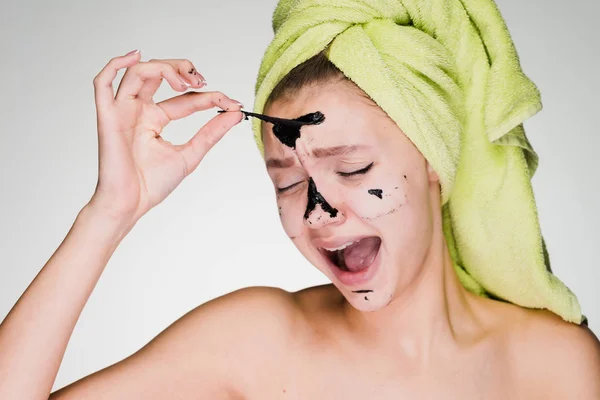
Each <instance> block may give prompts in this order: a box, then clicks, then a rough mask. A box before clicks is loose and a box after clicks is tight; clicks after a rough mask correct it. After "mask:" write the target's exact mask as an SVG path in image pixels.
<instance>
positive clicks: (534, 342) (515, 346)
mask: <svg viewBox="0 0 600 400" xmlns="http://www.w3.org/2000/svg"><path fill="white" fill-rule="evenodd" d="M509 326H510V329H508V330H507V332H508V333H507V338H508V340H507V343H508V349H509V352H508V354H507V355H508V356H509V357H511V359H512V362H511V365H512V366H513V367H514V371H515V372H517V371H518V373H519V375H520V376H518V377H517V379H519V380H520V381H521V383H522V384H523V385H524V388H526V389H527V391H528V392H529V391H531V392H532V394H535V395H536V396H540V397H541V398H542V397H543V398H547V399H567V398H569V399H570V398H578V399H583V398H585V399H600V342H599V341H598V338H597V337H596V336H595V335H594V333H593V332H592V331H591V330H590V329H589V328H588V327H587V326H580V325H576V324H573V323H569V322H566V321H564V320H563V319H561V318H560V317H559V316H557V315H555V314H554V313H551V312H549V311H546V310H525V309H520V310H519V311H517V312H514V313H513V318H512V319H511V323H510V324H509Z"/></svg>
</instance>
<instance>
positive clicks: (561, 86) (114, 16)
mask: <svg viewBox="0 0 600 400" xmlns="http://www.w3.org/2000/svg"><path fill="white" fill-rule="evenodd" d="M275 4H276V1H275V0H260V1H258V0H253V1H248V0H228V1H189V0H179V1H177V2H173V3H168V2H164V1H163V2H155V1H141V0H140V1H130V0H121V1H114V0H103V1H94V2H91V1H86V2H83V1H74V0H71V1H53V2H43V1H38V2H34V1H21V2H16V1H12V2H7V1H4V0H3V1H2V3H1V7H0V57H1V58H0V72H1V73H0V93H1V94H0V123H1V125H0V129H1V130H0V194H1V196H0V257H1V258H0V319H3V318H4V317H5V316H6V314H7V313H8V312H9V310H10V308H11V307H12V306H13V304H14V303H15V302H16V301H17V299H18V298H19V296H20V295H21V293H22V292H23V291H24V290H25V289H26V287H27V285H28V284H29V283H30V282H31V280H32V279H33V278H34V276H35V275H36V274H37V272H38V271H39V270H40V268H41V267H42V266H43V265H44V264H45V263H46V261H47V260H48V259H49V258H50V256H51V255H52V253H53V252H54V251H55V250H56V248H57V247H58V246H59V245H60V243H61V242H62V240H63V238H64V236H65V235H66V233H67V232H68V230H69V229H70V227H71V225H72V223H73V220H74V218H75V216H76V215H77V213H78V211H79V210H80V209H81V207H82V206H83V205H84V204H85V203H86V202H87V201H88V200H89V198H90V196H91V195H92V193H93V190H94V187H95V184H96V177H97V138H96V130H95V129H96V126H95V124H96V117H95V108H94V101H93V86H92V79H93V78H94V76H95V75H96V74H97V73H98V72H99V71H100V69H102V67H103V66H104V65H105V64H106V63H107V62H108V61H109V59H110V58H112V57H114V56H117V55H121V54H124V53H126V52H128V51H130V50H133V49H137V48H139V49H141V51H142V60H148V59H151V58H188V59H190V60H191V61H193V62H194V63H195V64H196V66H197V68H198V69H199V70H200V72H202V73H203V74H204V76H205V77H206V79H207V81H208V87H207V89H210V90H220V91H223V92H224V93H225V94H227V95H229V96H231V97H232V98H234V99H237V100H239V101H241V102H242V103H244V104H245V105H246V108H247V109H251V108H252V105H253V89H254V83H255V76H256V72H257V71H258V66H259V63H260V59H261V57H262V54H263V52H264V50H265V48H266V46H267V45H268V43H269V42H270V40H271V38H272V33H271V25H270V19H271V13H272V11H273V9H274V7H275ZM498 6H499V8H500V10H501V12H502V13H503V15H504V17H505V18H506V20H507V23H508V26H509V29H510V31H511V33H512V35H513V39H514V40H515V43H516V46H517V49H518V51H519V55H520V57H521V62H522V65H523V68H524V70H525V72H526V73H527V74H528V76H530V77H531V78H532V79H533V81H534V82H535V83H536V84H537V85H538V86H539V88H540V89H541V92H542V96H543V103H544V107H545V108H544V110H543V111H542V112H541V113H540V114H538V115H537V116H535V117H533V118H532V119H531V120H529V121H528V122H526V125H525V127H526V129H527V133H528V136H529V138H530V140H531V142H532V144H533V146H534V148H535V149H536V150H537V151H538V153H539V154H540V159H541V160H540V167H539V169H538V172H537V174H536V176H535V177H534V179H533V184H534V190H535V193H536V197H537V201H538V206H539V214H540V218H541V226H542V230H543V233H544V235H545V238H546V240H547V244H548V248H549V251H550V255H551V260H552V264H553V269H554V272H555V273H556V274H557V275H558V276H559V278H560V279H562V280H563V281H564V282H565V283H566V284H567V285H568V286H569V287H570V288H571V289H572V290H573V291H574V292H575V293H576V294H577V295H578V297H579V300H580V302H581V304H582V307H583V311H584V314H586V315H587V316H588V317H589V318H590V325H591V327H592V329H593V330H594V331H595V332H596V334H598V333H600V301H599V300H600V296H599V295H598V289H597V287H596V285H597V282H598V280H599V279H598V278H600V273H599V272H598V262H597V250H598V246H599V239H600V218H599V217H598V212H597V209H596V207H597V206H598V205H599V204H600V190H599V189H598V186H599V184H600V167H599V166H598V163H597V154H598V151H599V149H600V132H598V128H597V126H596V121H597V116H598V114H599V113H600V110H599V109H598V107H599V105H600V102H599V101H598V99H597V97H596V96H597V94H598V93H600V85H599V81H600V75H599V74H598V73H597V71H598V64H597V63H598V56H597V55H598V51H599V50H600V45H599V42H600V40H599V39H600V38H599V37H600V34H599V32H600V28H599V27H598V23H597V16H598V15H599V12H600V6H599V3H598V2H596V1H591V0H590V1H584V0H571V1H569V4H568V6H567V5H566V3H565V2H564V1H558V0H552V1H550V0H543V1H542V0H526V1H524V0H498ZM121 75H122V74H120V75H119V76H118V78H117V81H116V82H118V79H120V77H121ZM173 95H175V92H173V91H172V90H171V89H170V88H169V87H168V86H166V85H163V87H162V88H161V90H160V91H159V92H158V95H157V97H156V99H158V100H162V99H164V98H165V97H170V96H173ZM215 114H216V111H208V112H204V113H201V114H197V115H194V116H191V117H188V118H187V119H185V120H182V121H178V122H175V123H173V124H171V125H170V126H169V127H167V130H166V133H165V134H164V136H165V138H167V140H170V141H172V142H173V143H183V142H184V141H186V140H187V139H189V138H190V137H191V136H192V135H193V134H194V133H195V132H196V130H197V129H199V128H200V127H201V126H202V124H203V123H204V122H205V121H206V120H207V119H208V118H210V117H212V116H214V115H215ZM323 283H328V280H327V279H326V277H325V276H324V275H322V274H321V273H320V272H319V271H318V270H316V268H314V267H312V266H311V265H310V264H309V263H308V262H307V261H305V260H304V259H303V258H302V256H301V255H300V253H299V252H298V251H297V250H296V249H295V247H294V246H293V244H292V243H291V241H290V240H289V239H288V238H287V237H286V236H285V234H284V233H283V230H282V228H281V226H280V223H279V219H278V215H277V207H276V205H275V200H274V194H273V189H272V186H271V182H270V180H269V179H268V176H267V174H266V172H265V169H264V166H263V162H262V159H261V157H260V155H259V153H258V151H257V150H256V148H255V145H254V142H253V139H252V133H251V129H250V123H249V122H244V123H242V124H240V125H239V126H237V127H235V128H234V129H233V130H232V131H231V132H230V133H229V134H228V135H227V136H226V137H225V138H224V139H223V140H222V142H220V143H219V144H218V145H217V146H216V148H214V150H213V151H212V152H210V153H209V154H208V156H207V157H206V158H205V160H204V161H203V163H202V164H201V165H200V167H199V168H198V169H197V170H196V172H195V173H194V174H192V175H191V176H190V177H188V178H187V179H186V180H185V181H184V182H183V183H182V184H181V186H179V187H178V188H177V189H176V190H175V192H174V193H173V194H171V196H170V197H168V198H167V200H165V201H164V202H163V203H162V204H160V205H159V206H158V207H157V208H155V209H153V210H151V211H150V212H149V214H147V215H146V216H145V217H144V218H143V219H142V220H141V221H140V222H139V223H138V224H137V226H136V227H135V228H134V229H133V231H132V232H131V233H130V234H129V235H128V236H127V237H126V238H125V240H124V241H123V242H122V244H121V246H120V247H119V248H118V249H117V250H116V252H115V254H114V255H113V257H112V259H111V260H110V262H109V264H108V267H107V269H106V271H105V272H104V275H103V276H102V278H101V279H100V281H99V283H98V286H97V287H96V289H95V291H94V293H93V294H92V296H91V298H90V300H89V302H88V304H87V306H86V308H85V309H84V311H83V314H82V316H81V319H80V320H79V323H78V324H77V326H76V328H75V331H74V333H73V336H72V338H71V342H70V344H69V347H68V349H67V352H66V355H65V358H64V361H63V364H62V367H61V370H60V372H59V375H58V378H57V381H56V384H55V388H58V387H62V386H64V385H65V384H67V383H69V382H72V381H74V380H76V379H79V378H81V377H82V376H85V375H87V374H89V373H91V372H93V371H96V370H98V369H100V368H103V367H105V366H107V365H110V364H112V363H114V362H116V361H118V360H120V359H122V358H124V357H126V356H128V355H129V354H131V353H133V352H134V351H136V350H137V349H139V348H140V347H142V346H143V345H144V344H145V343H147V342H148V341H149V340H150V339H152V338H153V337H154V336H156V335H157V334H158V333H159V332H160V331H162V330H163V329H164V328H166V327H167V326H168V325H169V324H170V323H171V322H173V321H175V320H176V319H177V318H179V317H180V316H181V315H183V314H184V313H186V312H187V311H189V310H191V309H192V308H194V307H196V306H198V305H199V304H201V303H204V302H206V301H207V300H209V299H212V298H214V297H216V296H220V295H222V294H225V293H228V292H230V291H232V290H235V289H238V288H241V287H245V286H254V285H266V286H278V287H282V288H284V289H286V290H290V291H295V290H298V289H301V288H304V287H306V286H312V285H317V284H323Z"/></svg>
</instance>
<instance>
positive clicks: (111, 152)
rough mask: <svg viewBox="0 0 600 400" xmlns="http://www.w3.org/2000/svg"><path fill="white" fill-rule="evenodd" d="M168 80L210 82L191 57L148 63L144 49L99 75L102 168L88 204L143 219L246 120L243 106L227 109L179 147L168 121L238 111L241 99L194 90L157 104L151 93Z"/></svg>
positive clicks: (178, 87) (178, 84)
mask: <svg viewBox="0 0 600 400" xmlns="http://www.w3.org/2000/svg"><path fill="white" fill-rule="evenodd" d="M122 68H127V70H126V71H125V74H124V76H123V79H122V80H121V83H120V84H119V88H118V90H117V94H116V96H115V95H114V92H113V88H112V83H113V81H114V79H115V77H116V76H117V72H118V71H119V70H120V69H122ZM163 79H165V80H166V81H167V82H168V83H169V85H170V86H171V87H172V88H173V90H175V91H178V92H185V91H186V90H188V89H189V88H201V87H203V86H204V85H205V82H204V78H203V77H202V76H201V75H200V74H198V72H196V68H195V67H194V65H193V64H192V63H191V62H190V61H188V60H185V59H181V60H150V61H147V62H142V61H140V53H139V52H131V53H129V54H127V55H125V56H121V57H115V58H113V59H112V60H110V62H109V63H108V64H106V66H105V67H104V68H103V69H102V71H100V73H99V74H98V75H97V76H96V77H95V78H94V91H95V101H96V110H97V123H98V151H99V157H98V159H99V168H98V169H99V172H98V182H97V185H96V190H95V192H94V195H93V196H92V198H91V200H90V202H89V203H88V205H89V206H92V207H94V208H99V209H100V210H102V211H103V212H107V213H108V215H110V216H111V217H115V218H119V219H127V220H128V221H131V222H135V221H137V219H139V218H140V217H141V216H142V215H144V214H145V213H146V212H148V210H150V209H151V208H152V207H154V206H156V205H157V204H159V203H160V202H161V201H163V200H164V199H165V198H166V197H167V196H168V195H169V194H170V193H171V192H172V191H173V190H174V189H175V188H176V187H177V186H178V185H179V184H180V183H181V181H182V180H183V179H184V178H185V177H186V176H188V175H189V174H190V173H192V171H194V170H195V169H196V167H197V166H198V164H199V163H200V161H201V160H202V159H203V157H204V155H205V154H206V153H207V152H208V151H209V150H210V149H211V148H212V147H213V146H214V145H215V144H216V143H217V142H218V141H219V140H220V139H221V138H222V137H223V136H224V135H225V133H226V132H227V131H229V129H231V128H232V127H233V126H234V125H236V124H237V123H239V122H240V121H241V120H242V118H243V115H242V113H241V112H239V113H238V112H227V113H221V114H219V115H217V116H216V117H214V118H212V119H211V120H210V121H209V122H208V123H206V125H204V126H203V127H202V128H200V130H198V132H197V133H196V134H195V135H194V136H193V137H192V138H191V139H190V140H189V141H188V142H187V143H185V144H182V145H173V144H172V143H170V142H168V141H166V140H164V139H163V138H162V137H161V136H160V135H161V133H162V131H163V129H164V127H165V126H166V125H167V124H168V123H169V122H170V121H172V120H177V119H180V118H184V117H186V116H188V115H190V114H192V113H194V112H196V111H200V110H207V109H210V108H214V107H218V108H220V109H222V110H227V111H236V110H240V109H241V107H242V105H241V104H240V103H239V102H237V101H235V100H232V99H230V98H229V97H227V96H225V95H224V94H223V93H220V92H188V93H185V94H180V95H178V96H175V97H173V98H170V99H167V100H164V101H161V102H159V103H154V100H153V98H152V97H153V96H154V94H155V93H156V91H157V89H158V87H159V86H160V84H161V83H162V80H163Z"/></svg>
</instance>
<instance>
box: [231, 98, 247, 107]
mask: <svg viewBox="0 0 600 400" xmlns="http://www.w3.org/2000/svg"><path fill="white" fill-rule="evenodd" d="M231 100H233V99H231ZM233 102H234V103H235V104H237V105H238V106H240V107H242V108H243V107H244V105H243V104H242V103H240V102H239V101H237V100H233Z"/></svg>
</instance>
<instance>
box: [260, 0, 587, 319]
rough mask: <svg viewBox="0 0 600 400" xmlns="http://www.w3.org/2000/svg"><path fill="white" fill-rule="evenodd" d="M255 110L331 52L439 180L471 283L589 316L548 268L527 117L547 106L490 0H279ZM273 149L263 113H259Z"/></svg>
mask: <svg viewBox="0 0 600 400" xmlns="http://www.w3.org/2000/svg"><path fill="white" fill-rule="evenodd" d="M273 29H274V32H275V37H274V39H273V41H272V42H271V44H270V45H269V47H268V49H267V50H266V53H265V55H264V58H263V61H262V64H261V67H260V71H259V76H258V80H257V84H256V100H255V107H254V111H255V112H257V113H262V112H263V109H264V107H265V103H266V102H267V100H268V98H269V95H270V93H271V92H272V91H273V89H274V88H275V87H276V85H277V84H278V83H279V82H280V81H281V79H282V78H284V77H285V75H286V74H288V73H289V72H290V71H291V70H292V69H293V68H295V67H296V66H298V65H300V64H302V63H303V62H304V61H306V60H308V59H310V58H311V57H313V56H315V55H317V54H319V53H320V52H322V51H323V50H325V51H326V56H327V58H328V59H329V60H330V61H331V62H332V63H333V64H334V65H335V66H336V67H337V68H339V69H340V70H341V71H342V72H343V74H344V75H345V76H346V77H347V78H348V79H350V80H351V81H352V82H354V83H355V84H356V85H357V86H358V87H360V88H361V89H362V90H363V91H364V92H365V93H366V94H367V95H368V96H370V98H371V99H373V101H374V102H375V103H377V104H378V105H379V106H380V107H381V108H382V109H383V110H384V111H385V112H386V113H387V114H388V115H389V117H390V118H391V119H392V120H394V121H395V122H396V123H397V124H398V126H399V127H400V128H401V129H402V131H403V132H404V133H405V134H406V135H407V137H408V138H409V139H410V140H411V141H412V142H413V143H414V145H415V146H416V147H417V148H418V149H419V151H420V152H421V153H422V154H423V156H424V157H425V158H426V159H427V161H428V162H429V163H430V164H431V166H432V167H433V169H434V170H435V171H436V172H437V174H438V175H439V178H440V185H441V196H442V204H443V209H442V213H443V220H444V235H445V238H446V242H447V244H448V247H449V249H450V253H451V257H452V261H453V264H454V267H455V270H456V272H457V274H458V277H459V279H460V280H461V282H462V284H463V285H464V286H465V287H466V288H467V289H468V290H470V291H471V292H473V293H477V294H479V295H482V296H489V297H493V298H497V299H502V300H505V301H508V302H511V303H514V304H517V305H520V306H523V307H529V308H545V309H548V310H550V311H552V312H554V313H556V314H558V315H560V316H561V317H562V318H563V319H565V320H567V321H570V322H575V323H580V322H581V321H582V315H581V310H580V307H579V304H578V301H577V298H576V297H575V295H574V294H573V293H572V292H571V291H570V290H569V289H568V288H567V287H566V286H565V285H564V284H563V283H562V282H561V281H560V280H559V279H558V278H556V276H554V275H553V274H552V273H551V271H550V265H549V260H548V257H547V253H546V249H545V245H544V241H543V238H542V235H541V232H540V227H539V223H538V216H537V211H536V205H535V200H534V196H533V192H532V187H531V177H532V175H533V173H534V172H535V169H536V167H537V160H538V159H537V155H536V153H535V152H534V150H533V149H532V147H531V145H530V143H529V141H528V140H527V137H526V136H525V131H524V128H523V121H525V120H526V119H527V118H529V117H531V116H533V115H534V114H536V113H537V112H538V111H539V110H540V109H541V107H542V105H541V100H540V94H539V91H538V89H537V88H536V86H535V85H534V84H533V82H532V81H531V80H530V79H529V78H527V76H526V75H525V74H524V73H523V72H522V70H521V66H520V63H519V59H518V56H517V53H516V50H515V48H514V45H513V42H512V40H511V38H510V35H509V33H508V30H507V28H506V24H505V22H504V20H503V19H502V16H501V15H500V12H499V11H498V9H497V7H496V5H495V3H494V2H493V0H281V1H280V2H279V4H278V6H277V8H276V10H275V12H274V15H273ZM253 130H254V135H255V139H256V142H257V144H258V146H259V149H260V150H261V152H264V149H263V144H262V140H261V122H260V121H258V120H254V121H253Z"/></svg>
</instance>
